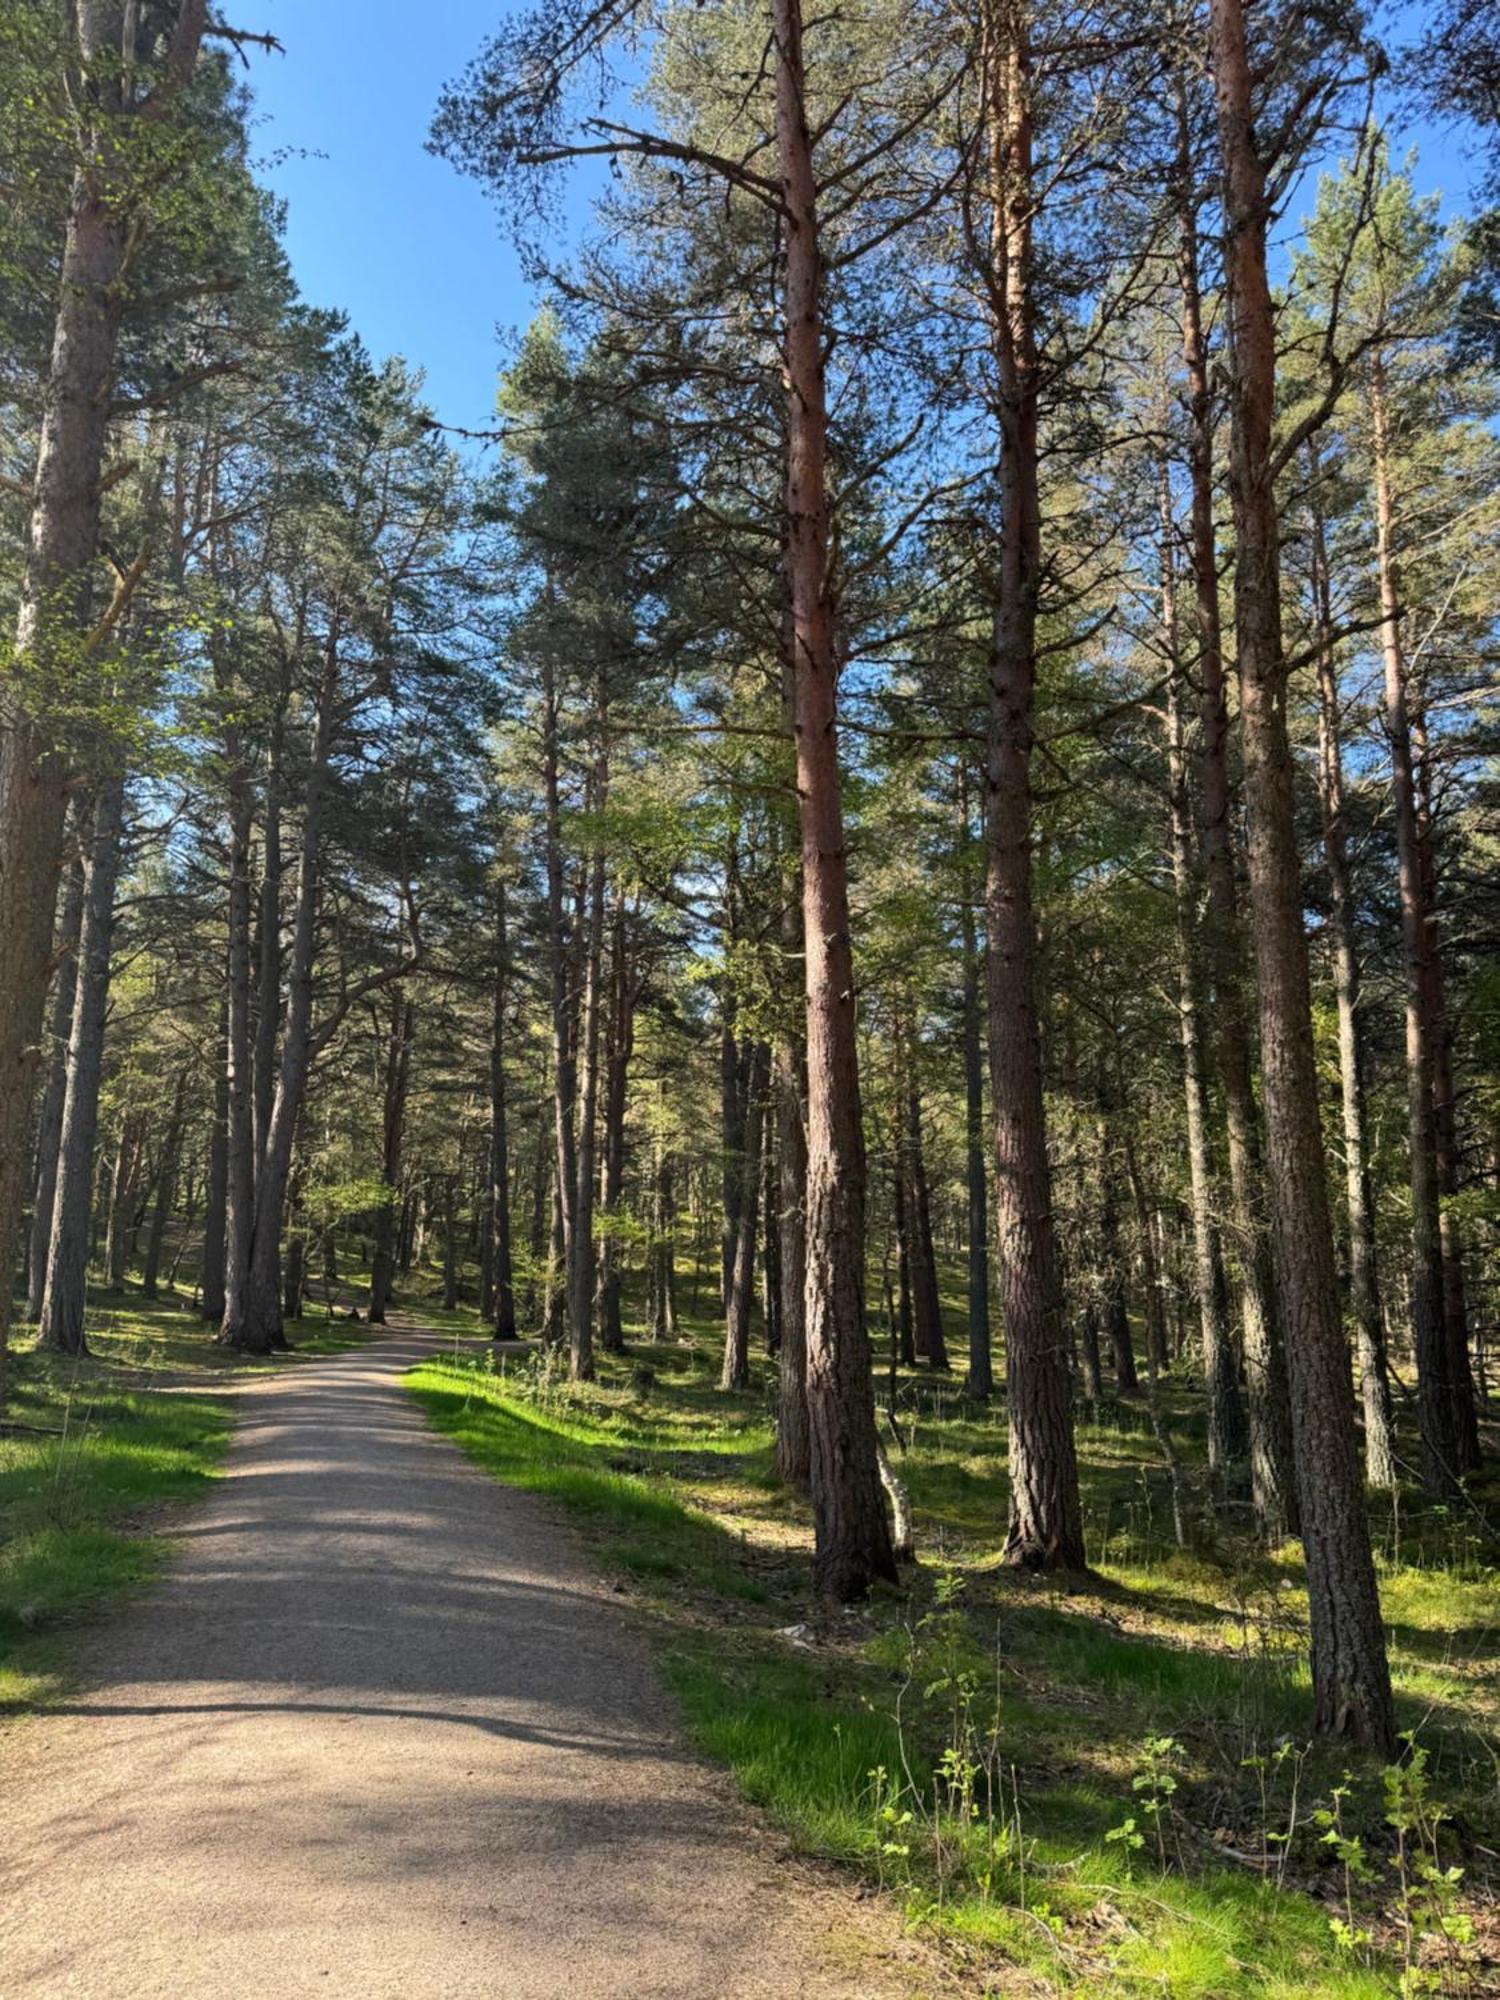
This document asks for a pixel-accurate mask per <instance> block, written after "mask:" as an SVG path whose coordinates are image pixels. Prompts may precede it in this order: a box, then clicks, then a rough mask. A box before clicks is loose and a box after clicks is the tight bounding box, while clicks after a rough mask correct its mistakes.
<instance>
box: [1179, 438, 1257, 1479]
mask: <svg viewBox="0 0 1500 2000" xmlns="http://www.w3.org/2000/svg"><path fill="white" fill-rule="evenodd" d="M1172 532H1173V524H1172V513H1171V500H1170V493H1169V488H1168V485H1167V475H1166V471H1165V468H1164V469H1163V473H1162V624H1163V627H1164V630H1165V634H1166V644H1167V658H1168V661H1169V663H1170V665H1171V668H1172V678H1171V680H1170V681H1169V682H1168V686H1167V776H1168V786H1169V791H1170V798H1171V840H1172V896H1173V907H1174V911H1175V914H1176V928H1177V1009H1178V1021H1179V1028H1180V1034H1181V1038H1182V1074H1183V1095H1184V1107H1185V1122H1186V1126H1187V1151H1188V1179H1189V1187H1190V1198H1191V1206H1192V1224H1193V1282H1194V1291H1195V1293H1196V1296H1197V1301H1198V1327H1199V1338H1200V1342H1201V1346H1202V1355H1203V1380H1204V1387H1205V1389H1206V1390H1207V1392H1208V1469H1209V1476H1210V1478H1211V1479H1212V1480H1213V1482H1214V1485H1215V1487H1216V1488H1217V1489H1218V1491H1219V1493H1220V1494H1221V1495H1223V1494H1227V1493H1228V1492H1230V1491H1231V1490H1233V1489H1234V1488H1237V1487H1238V1486H1239V1485H1240V1484H1241V1480H1242V1477H1243V1476H1244V1474H1245V1473H1246V1472H1247V1471H1248V1457H1249V1449H1250V1441H1249V1432H1248V1429H1247V1426H1246V1422H1245V1410H1244V1405H1243V1403H1242V1402H1241V1401H1240V1389H1239V1380H1238V1376H1237V1373H1236V1370H1235V1360H1234V1349H1233V1346H1232V1344H1231V1342H1230V1338H1229V1306H1228V1298H1227V1295H1226V1288H1225V1283H1224V1258H1223V1252H1222V1249H1221V1246H1220V1243H1219V1230H1218V1224H1217V1222H1216V1221H1215V1219H1214V1172H1213V1165H1212V1162H1211V1160H1210V1158H1209V1142H1208V1127H1209V1105H1208V1077H1207V1066H1206V1064H1205V1062H1204V1056H1203V1012H1202V1005H1201V1000H1202V982H1201V978H1200V975H1199V953H1198V933H1197V918H1196V912H1197V904H1198V889H1197V879H1196V875H1197V871H1196V868H1195V866H1194V858H1193V826H1192V809H1191V805H1190V803H1189V799H1188V766H1187V751H1186V746H1185V744H1184V740H1183V727H1182V691H1181V671H1182V670H1181V652H1180V648H1179V643H1178V629H1177V592H1176V580H1175V576H1174V573H1173V565H1172Z"/></svg>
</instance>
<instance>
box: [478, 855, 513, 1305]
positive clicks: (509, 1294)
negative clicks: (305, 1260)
mask: <svg viewBox="0 0 1500 2000" xmlns="http://www.w3.org/2000/svg"><path fill="white" fill-rule="evenodd" d="M495 953H496V958H495V995H494V1009H493V1013H492V1015H491V1024H490V1143H489V1152H488V1156H487V1173H486V1179H487V1183H488V1185H487V1187H486V1190H485V1201H486V1207H487V1223H488V1227H487V1231H486V1238H487V1241H488V1242H489V1245H490V1293H491V1296H490V1300H489V1308H490V1312H491V1314H492V1318H491V1324H492V1325H493V1326H494V1329H495V1338H496V1340H514V1339H515V1337H516V1285H515V1274H514V1272H513V1270H512V1268H511V1247H510V1142H509V1137H508V1134H507V1129H506V1097H507V1089H506V1075H505V1010H506V1007H507V1005H508V1004H509V998H510V940H509V937H508V935H507V929H506V907H505V883H504V881H503V880H502V881H501V882H500V884H499V885H498V887H497V889H496V892H495Z"/></svg>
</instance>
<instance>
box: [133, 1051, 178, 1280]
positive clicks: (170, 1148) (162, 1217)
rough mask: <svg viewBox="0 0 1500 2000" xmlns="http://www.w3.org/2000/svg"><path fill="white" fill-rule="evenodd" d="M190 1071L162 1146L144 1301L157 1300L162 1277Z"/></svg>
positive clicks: (145, 1268) (144, 1276) (143, 1271)
mask: <svg viewBox="0 0 1500 2000" xmlns="http://www.w3.org/2000/svg"><path fill="white" fill-rule="evenodd" d="M187 1080H188V1078H187V1071H186V1070H185V1069H184V1070H180V1071H179V1072H178V1076H177V1089H176V1092H175V1094H174V1096H173V1099H172V1115H171V1117H170V1119H169V1120H168V1122H167V1131H166V1137H165V1138H164V1139H163V1140H162V1145H161V1171H160V1173H159V1174H158V1176H157V1182H156V1205H155V1207H154V1208H153V1209H152V1211H151V1233H150V1235H149V1236H148V1237H147V1238H146V1261H145V1264H144V1265H143V1266H142V1269H141V1297H142V1298H145V1299H154V1298H155V1297H156V1295H157V1285H158V1281H159V1279H160V1276H161V1255H162V1246H163V1245H164V1244H165V1242H166V1236H167V1223H168V1221H169V1219H170V1218H171V1214H172V1209H173V1207H174V1206H175V1204H176V1201H177V1168H178V1162H179V1158H180V1156H181V1151H182V1126H183V1117H184V1106H185V1104H186V1101H187Z"/></svg>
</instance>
